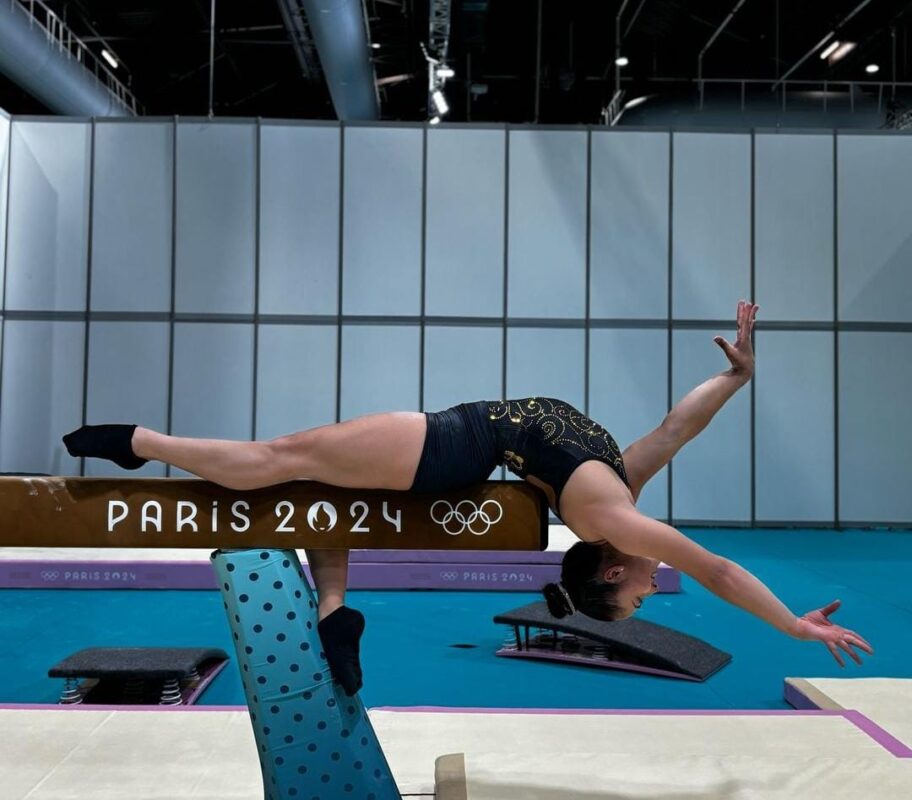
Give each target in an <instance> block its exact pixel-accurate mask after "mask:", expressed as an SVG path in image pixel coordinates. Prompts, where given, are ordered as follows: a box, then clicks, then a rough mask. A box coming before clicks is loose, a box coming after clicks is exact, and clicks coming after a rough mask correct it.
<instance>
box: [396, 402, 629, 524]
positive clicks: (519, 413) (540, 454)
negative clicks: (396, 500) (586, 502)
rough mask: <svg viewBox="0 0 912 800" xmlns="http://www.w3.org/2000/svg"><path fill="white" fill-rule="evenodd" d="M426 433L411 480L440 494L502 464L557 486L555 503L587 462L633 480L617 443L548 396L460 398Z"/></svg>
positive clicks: (435, 415)
mask: <svg viewBox="0 0 912 800" xmlns="http://www.w3.org/2000/svg"><path fill="white" fill-rule="evenodd" d="M427 418H428V433H427V437H426V439H425V443H424V450H423V452H422V454H421V462H420V464H419V467H418V471H417V474H416V476H415V482H414V484H413V485H412V491H415V492H438V491H443V490H447V489H455V488H459V487H462V486H466V485H470V484H472V483H477V482H479V481H483V480H485V479H486V478H487V477H488V476H489V475H490V474H491V471H492V470H493V469H494V468H495V467H497V465H498V464H505V465H506V467H507V469H509V470H510V472H512V473H513V474H515V475H517V476H519V477H521V478H525V477H527V476H530V475H531V476H532V477H535V478H537V479H538V480H540V481H542V482H543V483H546V484H547V485H549V486H550V487H551V488H552V489H553V490H554V497H555V503H554V504H555V508H556V510H558V511H559V510H560V496H561V492H563V489H564V486H565V485H566V483H567V480H568V479H569V478H570V475H571V474H572V473H573V471H574V470H575V469H576V468H577V467H578V466H579V465H580V464H582V463H583V462H585V461H592V460H596V461H601V462H603V463H605V464H608V466H610V467H611V468H612V469H613V470H614V471H615V472H616V473H617V474H618V475H619V476H620V478H621V480H623V481H624V483H625V484H627V485H628V486H629V483H628V481H627V473H626V471H625V469H624V459H623V458H622V456H621V451H620V449H619V448H618V446H617V443H616V442H615V441H614V439H613V438H612V436H611V434H609V433H608V431H606V430H605V429H604V428H603V427H602V426H601V425H599V424H598V423H597V422H593V421H592V420H591V419H589V417H587V416H585V415H584V414H583V413H582V412H581V411H578V410H577V409H575V408H574V407H573V406H571V405H570V404H569V403H565V402H563V401H562V400H556V399H554V398H550V397H526V398H523V399H521V400H498V401H480V402H475V403H463V404H461V405H458V406H454V407H452V408H448V409H446V410H445V411H440V412H432V413H428V414H427Z"/></svg>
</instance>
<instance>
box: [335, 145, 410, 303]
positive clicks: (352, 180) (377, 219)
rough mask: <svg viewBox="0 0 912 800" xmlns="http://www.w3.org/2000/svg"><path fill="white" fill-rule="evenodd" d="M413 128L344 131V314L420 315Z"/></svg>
mask: <svg viewBox="0 0 912 800" xmlns="http://www.w3.org/2000/svg"><path fill="white" fill-rule="evenodd" d="M423 139H424V137H423V133H422V131H421V130H420V129H417V128H385V129H384V128H374V127H371V128H357V127H354V128H346V129H345V190H344V191H345V194H344V198H343V202H344V206H345V211H344V222H343V227H344V234H343V240H344V244H343V249H342V253H343V278H342V292H343V299H342V308H343V311H344V313H346V314H390V315H407V314H418V313H420V311H421V203H422V187H421V171H422V159H423V155H422V148H423Z"/></svg>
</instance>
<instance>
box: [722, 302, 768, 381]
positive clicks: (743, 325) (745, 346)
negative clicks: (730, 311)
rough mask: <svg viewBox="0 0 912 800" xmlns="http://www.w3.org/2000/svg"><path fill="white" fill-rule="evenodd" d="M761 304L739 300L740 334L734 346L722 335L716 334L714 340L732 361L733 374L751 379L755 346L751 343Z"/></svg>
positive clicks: (738, 319)
mask: <svg viewBox="0 0 912 800" xmlns="http://www.w3.org/2000/svg"><path fill="white" fill-rule="evenodd" d="M759 308H760V306H755V305H754V304H753V303H748V302H746V301H745V300H739V301H738V315H737V324H738V335H737V338H736V339H735V344H734V346H732V345H730V344H729V343H728V342H727V341H725V339H724V338H722V337H721V336H716V337H715V338H714V339H713V341H714V342H715V343H716V344H717V345H719V347H721V348H722V351H723V352H724V353H725V355H726V357H727V358H728V360H729V361H731V365H732V369H731V372H732V374H733V375H737V376H739V377H743V378H745V379H746V380H750V379H751V377H752V376H753V374H754V346H753V344H751V331H752V330H753V329H754V318H755V317H756V316H757V311H758V309H759Z"/></svg>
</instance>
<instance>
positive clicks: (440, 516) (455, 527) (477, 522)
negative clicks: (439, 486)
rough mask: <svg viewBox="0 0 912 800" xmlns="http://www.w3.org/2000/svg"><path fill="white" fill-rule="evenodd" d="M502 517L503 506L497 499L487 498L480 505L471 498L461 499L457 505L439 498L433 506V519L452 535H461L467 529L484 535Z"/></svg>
mask: <svg viewBox="0 0 912 800" xmlns="http://www.w3.org/2000/svg"><path fill="white" fill-rule="evenodd" d="M495 515H496V516H495ZM502 518H503V507H502V506H501V505H500V503H498V502H497V501H496V500H485V501H484V502H483V503H482V504H481V505H480V506H477V505H475V503H473V502H472V501H471V500H460V501H459V502H458V503H457V504H456V505H455V507H454V506H453V505H452V503H449V502H447V501H446V500H438V501H437V502H436V503H434V505H432V506H431V519H432V520H434V522H436V523H437V524H438V525H440V526H441V527H442V528H443V529H444V530H445V531H446V532H447V533H448V534H450V536H459V534H460V533H463V532H464V531H466V530H468V531H469V532H470V533H473V534H474V535H475V536H484V535H485V534H486V533H487V532H488V531H489V530H491V528H492V527H493V526H494V525H496V524H497V523H498V522H500V520H501V519H502Z"/></svg>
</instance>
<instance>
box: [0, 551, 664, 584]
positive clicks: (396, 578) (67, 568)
mask: <svg viewBox="0 0 912 800" xmlns="http://www.w3.org/2000/svg"><path fill="white" fill-rule="evenodd" d="M360 552H362V553H365V552H369V551H360ZM374 552H377V553H384V554H389V553H398V552H400V551H395V550H390V551H374ZM401 552H409V553H411V552H414V551H401ZM432 552H434V553H437V554H439V555H440V557H441V558H440V560H438V561H428V560H425V561H419V562H405V561H394V560H392V559H391V558H390V560H387V561H381V562H368V561H354V560H353V561H352V563H351V566H350V567H349V588H350V589H463V590H464V589H469V590H476V591H478V590H482V591H491V590H496V591H511V592H534V591H538V590H539V589H540V588H541V587H542V586H544V585H545V584H546V583H548V582H550V581H556V580H558V578H559V577H560V565H559V564H541V563H518V562H510V563H505V562H496V563H492V562H485V563H482V562H474V561H465V560H463V556H464V555H466V554H465V553H461V552H459V551H445V550H441V551H432ZM469 552H470V554H474V553H484V551H469ZM446 555H450V556H451V558H449V559H447V558H445V556H446ZM501 555H515V553H513V552H511V553H506V554H501ZM558 555H559V554H558ZM305 571H308V577H309V570H307V567H306V565H305ZM656 583H657V584H658V586H659V591H660V592H662V593H676V592H680V591H681V575H680V573H679V572H678V571H677V570H675V569H672V568H671V567H668V566H662V567H660V568H659V572H658V576H657V578H656ZM0 588H3V589H215V588H217V584H216V580H215V573H213V571H212V567H211V565H210V564H209V562H208V561H39V560H23V561H0Z"/></svg>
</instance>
